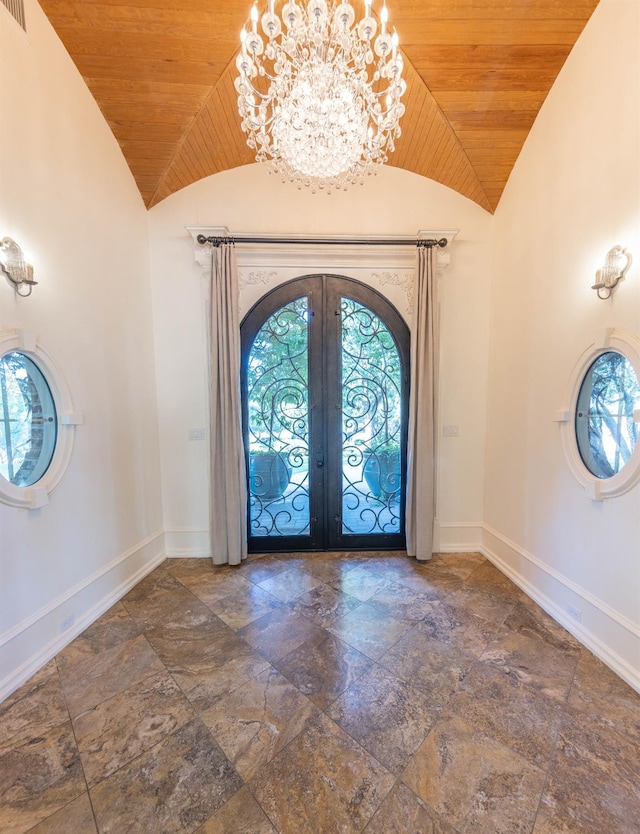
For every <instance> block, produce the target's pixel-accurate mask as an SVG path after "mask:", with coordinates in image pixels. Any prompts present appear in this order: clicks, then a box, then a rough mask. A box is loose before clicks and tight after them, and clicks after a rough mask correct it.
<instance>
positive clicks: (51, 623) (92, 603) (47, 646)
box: [0, 532, 166, 701]
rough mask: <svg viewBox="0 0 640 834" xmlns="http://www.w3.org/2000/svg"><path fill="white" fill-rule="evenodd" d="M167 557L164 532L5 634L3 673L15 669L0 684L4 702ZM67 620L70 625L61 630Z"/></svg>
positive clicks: (1, 640)
mask: <svg viewBox="0 0 640 834" xmlns="http://www.w3.org/2000/svg"><path fill="white" fill-rule="evenodd" d="M165 558H166V554H165V547H164V533H162V532H161V533H156V534H155V535H153V536H149V537H148V538H146V539H144V540H143V541H141V542H139V543H138V544H137V545H135V546H134V547H132V548H130V549H129V550H127V551H125V552H124V553H121V554H120V555H119V556H117V557H116V558H115V559H112V560H111V561H110V562H109V563H107V564H106V565H105V566H104V567H102V568H101V569H100V570H98V571H96V572H95V573H93V574H92V575H91V576H88V577H87V578H86V579H84V580H82V582H79V583H78V584H77V585H75V586H74V587H73V588H71V589H70V590H69V591H66V592H65V593H64V594H62V595H61V596H59V597H57V598H56V599H54V600H53V601H52V602H50V603H49V604H48V605H46V606H44V607H43V608H41V609H39V610H38V611H36V612H35V613H34V614H32V615H31V616H30V617H28V618H27V619H26V620H23V621H22V622H20V623H18V624H17V625H16V626H14V627H13V628H11V629H9V630H8V631H6V632H4V634H2V635H0V669H2V670H3V671H4V670H10V671H9V672H8V673H7V674H5V675H3V677H2V679H0V701H3V700H4V699H5V698H6V697H8V696H9V695H10V694H11V693H12V692H14V691H15V690H16V689H17V688H18V687H19V686H21V685H22V684H23V683H25V681H27V680H28V679H29V678H30V677H31V676H32V675H34V674H35V673H36V672H37V671H38V670H39V669H41V668H42V667H43V666H44V665H45V664H46V663H48V662H49V661H50V660H51V659H52V658H53V657H55V655H56V654H58V652H60V651H61V650H62V649H63V648H64V647H65V646H67V645H68V644H69V643H70V642H71V641H72V640H73V639H74V638H75V637H77V636H78V634H80V633H82V632H83V631H84V630H85V629H86V628H88V627H89V626H90V625H91V623H93V622H95V620H97V619H98V617H100V616H101V615H102V614H103V613H104V612H105V611H107V610H108V609H109V608H111V606H112V605H114V604H115V603H116V602H118V600H119V599H121V598H122V597H123V596H124V595H125V594H126V593H127V591H129V590H130V589H131V588H133V586H134V585H136V584H137V583H138V582H140V580H141V579H143V578H144V577H145V576H146V575H147V574H148V573H150V572H151V571H152V570H153V569H154V568H155V567H156V566H157V565H159V564H160V563H161V562H163V561H164V560H165ZM65 621H66V622H68V623H69V625H68V627H67V628H65V629H64V631H61V625H62V624H64V623H65ZM52 635H53V636H52Z"/></svg>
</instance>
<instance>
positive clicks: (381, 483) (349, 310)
mask: <svg viewBox="0 0 640 834" xmlns="http://www.w3.org/2000/svg"><path fill="white" fill-rule="evenodd" d="M341 320H342V350H341V354H342V362H341V366H342V379H341V382H342V532H343V534H357V535H361V534H371V533H386V534H388V533H398V532H400V504H401V492H402V489H401V487H402V475H401V457H400V450H401V444H400V440H401V426H402V399H401V390H402V388H401V362H400V356H399V354H398V349H397V347H396V343H395V340H394V338H393V336H392V335H391V333H390V332H389V330H388V329H387V327H386V325H385V324H384V323H383V321H382V320H381V319H380V318H379V317H378V316H377V315H375V314H374V313H373V312H372V311H371V310H369V309H368V308H367V307H364V306H363V305H362V304H359V303H358V302H356V301H353V300H352V299H349V298H342V300H341Z"/></svg>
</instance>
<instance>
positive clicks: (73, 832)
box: [29, 793, 98, 834]
mask: <svg viewBox="0 0 640 834" xmlns="http://www.w3.org/2000/svg"><path fill="white" fill-rule="evenodd" d="M97 830H98V829H97V828H96V824H95V820H94V818H93V809H92V807H91V802H90V800H89V794H88V793H83V794H81V795H80V796H79V797H78V798H77V799H74V800H73V801H72V802H70V803H69V804H68V805H65V806H64V808H61V809H60V810H59V811H57V812H56V813H55V814H53V815H52V816H50V817H47V819H46V820H43V821H42V822H41V823H39V824H38V825H36V827H35V828H31V829H29V834H97Z"/></svg>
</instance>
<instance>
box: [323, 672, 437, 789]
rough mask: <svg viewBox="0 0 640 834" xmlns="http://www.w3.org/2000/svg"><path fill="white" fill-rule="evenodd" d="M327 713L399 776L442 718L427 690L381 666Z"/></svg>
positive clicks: (359, 682)
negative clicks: (439, 718)
mask: <svg viewBox="0 0 640 834" xmlns="http://www.w3.org/2000/svg"><path fill="white" fill-rule="evenodd" d="M327 714H328V715H329V717H330V718H332V719H333V720H334V721H335V722H336V724H338V725H339V726H340V727H342V729H343V730H345V731H346V732H347V733H349V735H350V736H351V737H352V738H354V739H356V741H358V742H359V743H360V744H361V745H362V746H363V747H364V748H365V750H368V751H369V752H370V753H371V754H372V755H373V756H375V757H376V759H377V760H378V761H379V762H380V763H381V764H382V765H384V766H385V767H386V768H387V769H388V770H390V771H391V772H392V773H395V774H396V775H400V773H402V771H403V770H404V768H405V767H406V765H407V762H408V761H409V759H410V757H411V756H412V755H413V754H414V753H415V752H416V750H417V749H418V747H419V746H420V744H421V743H422V742H423V740H424V738H425V736H426V735H427V733H428V732H429V730H430V729H431V727H432V726H433V724H434V723H435V721H436V719H437V718H438V710H437V709H434V708H433V707H432V706H431V705H430V703H429V701H428V700H427V699H426V698H425V696H424V692H423V691H421V690H419V689H416V688H414V687H413V686H411V685H410V684H408V683H407V682H406V681H403V680H401V679H400V678H398V677H396V676H395V675H392V674H391V673H390V672H389V671H387V670H386V669H383V668H382V667H381V666H373V667H372V668H371V669H369V670H368V671H367V672H365V673H364V675H362V677H360V678H359V679H358V680H357V681H356V682H355V683H354V684H352V685H351V686H350V687H349V688H348V689H347V690H346V692H344V693H343V694H342V695H341V696H340V697H339V698H338V699H337V700H336V701H334V702H333V704H332V705H331V706H330V708H329V709H328V710H327Z"/></svg>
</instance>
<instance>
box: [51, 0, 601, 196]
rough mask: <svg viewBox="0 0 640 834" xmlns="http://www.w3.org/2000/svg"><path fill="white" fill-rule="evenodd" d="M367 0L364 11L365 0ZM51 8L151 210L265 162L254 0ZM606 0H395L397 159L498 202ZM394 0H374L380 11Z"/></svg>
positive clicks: (69, 1) (156, 0)
mask: <svg viewBox="0 0 640 834" xmlns="http://www.w3.org/2000/svg"><path fill="white" fill-rule="evenodd" d="M353 2H354V4H355V6H356V10H357V11H359V12H360V11H361V6H362V2H361V0H353ZM40 3H41V5H42V7H43V9H44V11H45V13H46V14H47V16H48V17H49V20H50V21H51V23H52V25H53V27H54V28H55V30H56V32H57V33H58V35H59V37H60V38H61V40H62V42H63V43H64V45H65V47H66V48H67V50H68V52H69V54H70V55H71V58H72V59H73V61H74V62H75V64H76V66H77V67H78V69H79V70H80V73H81V74H82V76H83V77H84V79H85V81H86V83H87V85H88V87H89V89H90V90H91V92H92V94H93V96H94V97H95V99H96V101H97V103H98V105H99V106H100V108H101V110H102V112H103V114H104V116H105V118H106V120H107V122H108V123H109V125H110V127H111V129H112V131H113V133H114V135H115V137H116V139H117V140H118V142H119V143H120V147H121V148H122V151H123V153H124V156H125V158H126V160H127V162H128V164H129V167H130V168H131V171H132V172H133V176H134V177H135V180H136V182H137V184H138V187H139V189H140V193H141V194H142V197H143V199H144V201H145V203H146V205H147V206H148V207H151V206H153V205H155V204H156V203H158V202H159V201H160V200H162V199H164V198H165V197H168V196H169V195H170V194H172V193H174V192H175V191H177V190H179V189H180V188H183V187H184V186H186V185H189V184H190V183H192V182H195V181H196V180H199V179H201V178H202V177H206V176H208V175H210V174H214V173H217V172H219V171H224V170H226V169H228V168H233V167H235V166H237V165H244V164H246V163H250V162H252V161H253V157H252V153H251V151H250V150H249V148H248V147H247V146H246V144H245V136H244V134H243V133H242V132H241V130H240V119H239V116H238V114H237V107H236V97H235V91H234V87H233V82H234V79H235V76H236V69H235V56H236V54H237V50H238V44H239V33H240V29H241V28H242V26H243V24H244V23H245V21H246V20H247V18H248V14H249V11H250V7H251V0H224V2H221V0H129V2H126V3H125V2H124V0H85V2H74V0H40ZM597 3H598V0H389V13H390V22H391V23H392V25H393V26H395V27H396V28H397V30H398V33H399V35H400V43H401V48H402V50H403V54H404V58H405V78H406V80H407V83H408V89H407V93H406V95H405V97H404V99H403V101H404V103H405V105H406V108H407V110H406V114H405V116H404V118H403V120H402V137H401V139H400V140H399V141H398V143H397V148H396V152H395V153H394V154H393V156H392V158H391V159H390V163H391V164H392V165H396V166H398V167H400V168H405V169H407V170H409V171H414V172H415V173H418V174H422V175H423V176H425V177H429V178H431V179H434V180H437V181H438V182H441V183H443V184H444V185H447V186H449V187H451V188H453V189H455V190H456V191H458V192H460V193H461V194H463V195H465V196H466V197H469V198H470V199H471V200H474V201H475V202H476V203H478V204H479V205H481V206H482V207H483V208H485V209H487V210H488V211H494V210H495V208H496V206H497V204H498V201H499V199H500V196H501V194H502V191H503V189H504V187H505V184H506V182H507V179H508V177H509V174H510V173H511V169H512V168H513V165H514V163H515V161H516V159H517V157H518V154H519V153H520V150H521V148H522V145H523V143H524V140H525V139H526V137H527V134H528V132H529V130H530V128H531V125H532V124H533V121H534V119H535V118H536V115H537V113H538V110H539V109H540V106H541V105H542V103H543V101H544V99H545V97H546V95H547V93H548V91H549V89H550V87H551V85H552V84H553V82H554V80H555V78H556V77H557V75H558V72H559V71H560V68H561V67H562V65H563V63H564V61H565V60H566V58H567V56H568V54H569V52H570V51H571V48H572V47H573V45H574V43H575V41H576V39H577V38H578V36H579V35H580V33H581V32H582V30H583V28H584V26H585V24H586V23H587V21H588V19H589V17H590V16H591V14H592V12H593V10H594V9H595V7H596V5H597ZM260 5H261V7H262V6H265V5H266V0H264V2H261V3H260ZM280 5H281V2H280V0H278V2H277V7H279V6H280ZM380 6H381V0H374V3H373V7H374V12H375V11H376V9H377V7H380ZM377 10H378V11H379V9H377Z"/></svg>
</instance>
